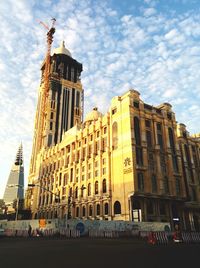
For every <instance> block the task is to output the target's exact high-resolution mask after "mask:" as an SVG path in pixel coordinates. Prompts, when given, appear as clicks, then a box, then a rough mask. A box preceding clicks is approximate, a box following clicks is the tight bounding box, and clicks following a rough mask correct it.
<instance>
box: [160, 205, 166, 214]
mask: <svg viewBox="0 0 200 268" xmlns="http://www.w3.org/2000/svg"><path fill="white" fill-rule="evenodd" d="M159 207H160V215H165V214H166V206H165V203H164V202H160V206H159Z"/></svg>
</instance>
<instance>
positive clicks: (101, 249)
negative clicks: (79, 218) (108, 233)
mask: <svg viewBox="0 0 200 268" xmlns="http://www.w3.org/2000/svg"><path fill="white" fill-rule="evenodd" d="M195 263H196V265H195ZM199 263H200V243H199V244H173V243H170V244H168V245H149V244H147V243H146V242H145V241H136V240H134V239H97V238H96V239H92V238H78V239H60V238H51V239H44V238H40V237H38V238H1V239H0V268H16V267H17V268H18V267H19V268H24V267H27V268H32V267H34V268H36V267H38V268H40V267H42V268H44V267H45V268H46V267H48V268H53V267H54V268H57V267H62V268H65V267H66V268H67V267H70V268H71V267H72V268H80V267H83V268H84V267H88V268H89V267H102V268H104V267H122V268H125V267H133V268H134V267H139V268H143V267H147V268H151V267H152V268H165V267H170V268H174V267H177V268H181V267H187V268H188V267H189V268H192V267H194V266H196V267H199Z"/></svg>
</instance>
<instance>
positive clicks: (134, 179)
mask: <svg viewBox="0 0 200 268" xmlns="http://www.w3.org/2000/svg"><path fill="white" fill-rule="evenodd" d="M64 49H65V48H64V46H62V47H61V48H58V49H57V50H55V51H54V54H53V56H52V58H51V70H52V71H51V77H50V84H53V81H54V79H55V78H54V77H57V78H56V79H57V80H56V83H57V85H59V89H58V87H57V89H55V88H56V87H51V93H50V96H51V99H50V102H51V103H52V102H53V107H54V108H52V109H53V110H50V111H49V114H48V115H47V118H49V121H48V119H47V122H49V123H47V124H48V126H49V127H48V135H51V138H50V139H49V138H48V139H47V142H46V143H44V144H43V147H41V148H40V150H37V151H35V144H37V116H38V114H39V113H40V110H37V113H36V127H35V136H34V143H33V153H32V158H31V166H30V175H29V183H35V184H37V185H38V187H34V188H30V189H29V191H28V192H27V197H28V198H27V206H29V207H30V208H31V210H32V214H33V218H55V217H59V218H66V217H68V218H69V217H70V218H71V217H72V218H82V219H99V220H101V219H104V220H127V221H136V222H138V221H147V222H149V221H150V222H170V223H171V226H172V228H173V227H174V225H175V224H179V225H180V226H181V228H183V229H192V230H193V229H196V230H197V229H198V228H199V226H200V214H199V208H200V193H199V187H200V181H199V176H200V169H199V168H200V150H199V146H200V142H199V139H197V138H190V137H189V136H188V137H185V136H184V137H182V136H181V134H180V133H181V128H178V131H177V122H176V118H175V114H174V112H173V110H172V106H171V105H170V104H169V103H163V104H161V105H159V106H157V107H154V106H151V105H148V104H146V103H144V102H143V101H142V99H141V98H140V93H139V92H138V91H136V90H134V89H131V90H129V91H128V92H126V93H125V94H123V95H122V96H117V97H114V98H113V99H112V100H111V105H110V108H109V109H108V112H107V113H106V114H105V115H103V114H102V113H101V112H99V111H98V109H97V108H96V107H95V108H94V109H93V110H92V111H91V112H90V113H89V114H88V115H86V117H85V120H84V121H83V120H82V118H81V115H82V111H83V109H81V107H82V105H81V101H80V96H81V95H82V92H83V91H82V86H81V82H80V73H81V70H82V65H81V64H79V63H77V62H76V61H75V60H73V59H70V60H71V61H72V62H73V63H75V65H76V64H77V66H78V68H79V69H78V70H79V72H77V71H76V72H74V70H75V68H74V70H73V68H71V71H70V72H71V76H70V75H66V72H67V73H68V72H69V70H70V68H69V69H67V68H66V69H64V71H63V72H61V73H60V74H62V75H61V77H62V78H61V77H59V74H58V73H59V69H58V66H59V64H60V63H59V64H56V66H57V67H55V66H54V63H53V62H54V61H53V59H55V63H56V62H58V59H63V62H62V63H63V64H64V66H66V65H67V64H68V61H69V58H70V57H71V54H69V52H66V50H64ZM65 61H66V62H65ZM56 68H57V69H56ZM73 73H75V74H76V75H75V76H74V75H72V74H73ZM77 74H78V78H76V80H74V81H73V82H72V81H70V79H72V78H71V77H73V79H75V77H77ZM41 87H42V84H41ZM73 89H74V93H73ZM59 90H60V91H59ZM53 92H55V96H54V97H53V94H54V93H53ZM59 92H60V93H59ZM67 92H68V93H67ZM59 94H60V95H59ZM67 94H68V96H69V97H67ZM58 96H60V97H59V98H60V103H61V104H60V106H59V104H58V103H59V102H58ZM77 96H78V97H77ZM77 98H78V101H77ZM82 102H83V98H82ZM56 107H57V108H56ZM52 113H53V115H52ZM61 115H62V116H61ZM63 118H65V119H68V123H66V124H64V123H62V122H63V121H62V120H64V119H63ZM69 118H70V120H71V121H69ZM51 122H52V127H50V124H51ZM56 122H57V123H56ZM65 122H66V121H65ZM69 122H70V123H69ZM64 125H65V126H66V127H62V126H64ZM48 135H47V136H48ZM47 136H46V137H47ZM49 140H50V142H49ZM188 140H190V141H191V144H192V143H194V144H195V146H196V147H195V148H196V149H195V156H196V160H195V161H196V164H193V162H191V163H192V164H188V163H189V162H188V161H189V160H188V159H186V157H187V156H184V154H183V152H182V149H181V148H182V147H183V146H184V144H185V143H187V141H188ZM191 148H192V147H191ZM36 152H37V153H36ZM191 169H193V170H194V177H195V179H194V181H195V185H191V187H190V183H189V180H188V179H187V178H186V176H185V172H186V171H185V170H187V172H189V170H191ZM188 187H190V193H189V192H188ZM192 189H194V190H195V202H194V203H195V204H193V202H192V203H191V202H190V199H189V198H191V196H193V197H192V198H194V191H193V190H192ZM58 196H59V202H56V201H58V200H57V197H58ZM192 200H193V199H192ZM195 217H196V218H195ZM194 218H195V224H194Z"/></svg>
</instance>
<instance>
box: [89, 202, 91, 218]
mask: <svg viewBox="0 0 200 268" xmlns="http://www.w3.org/2000/svg"><path fill="white" fill-rule="evenodd" d="M89 216H90V217H91V216H92V205H90V206H89Z"/></svg>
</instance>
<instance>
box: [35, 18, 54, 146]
mask: <svg viewBox="0 0 200 268" xmlns="http://www.w3.org/2000/svg"><path fill="white" fill-rule="evenodd" d="M55 22H56V19H55V18H53V19H52V25H51V28H50V29H49V27H48V26H47V25H46V24H44V23H43V22H41V21H40V23H41V24H42V25H43V26H44V27H45V28H46V29H47V30H48V32H47V52H46V57H45V65H44V73H43V85H44V86H43V89H42V91H41V110H40V111H41V113H40V115H39V129H38V132H39V133H38V149H39V150H40V149H41V148H42V145H43V144H42V141H43V138H44V136H45V127H46V126H45V122H46V118H47V111H48V105H49V102H48V98H49V79H50V65H51V44H52V42H53V35H54V33H55V27H54V25H55Z"/></svg>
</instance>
